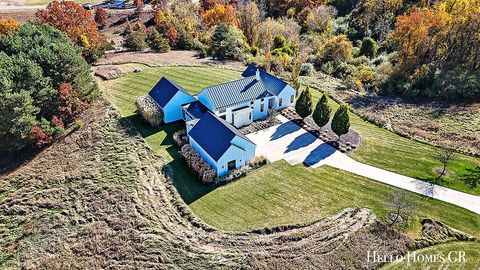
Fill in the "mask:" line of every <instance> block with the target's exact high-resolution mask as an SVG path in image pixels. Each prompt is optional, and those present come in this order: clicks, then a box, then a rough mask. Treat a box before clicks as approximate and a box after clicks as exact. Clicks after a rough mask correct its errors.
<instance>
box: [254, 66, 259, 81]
mask: <svg viewBox="0 0 480 270" xmlns="http://www.w3.org/2000/svg"><path fill="white" fill-rule="evenodd" d="M255 79H256V80H257V81H260V70H259V69H258V68H257V71H256V72H255Z"/></svg>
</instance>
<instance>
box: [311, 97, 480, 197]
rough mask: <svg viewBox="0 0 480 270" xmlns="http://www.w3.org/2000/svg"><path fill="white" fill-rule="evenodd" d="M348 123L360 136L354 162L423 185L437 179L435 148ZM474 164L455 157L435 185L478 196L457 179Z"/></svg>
mask: <svg viewBox="0 0 480 270" xmlns="http://www.w3.org/2000/svg"><path fill="white" fill-rule="evenodd" d="M321 95H322V93H321V92H320V91H317V90H314V91H312V96H313V99H314V103H316V102H317V101H318V99H320V97H321ZM330 105H331V106H332V108H334V109H335V110H336V109H337V108H338V104H337V103H336V102H334V101H333V100H330ZM332 117H333V115H332ZM350 121H351V128H352V129H354V130H355V131H357V132H358V133H360V137H361V140H362V141H361V144H360V148H358V149H357V150H355V151H353V152H351V153H350V156H351V157H352V158H354V159H355V160H358V161H360V162H363V163H366V164H370V165H373V166H376V167H379V168H382V169H386V170H389V171H392V172H396V173H400V174H403V175H406V176H410V177H413V178H417V179H420V180H424V181H429V182H430V181H432V180H434V179H435V178H437V176H438V173H437V172H436V170H437V169H439V168H441V167H442V163H441V162H440V161H438V160H437V159H436V158H435V156H436V155H437V153H438V151H439V148H437V147H433V146H431V145H428V144H424V143H420V142H416V141H413V140H410V139H408V138H404V137H401V136H399V135H397V134H395V133H393V132H391V131H388V130H386V129H384V128H380V127H378V126H376V125H374V124H372V123H369V122H367V121H365V120H363V119H361V118H360V117H359V116H357V115H355V114H353V113H352V114H351V115H350ZM476 164H480V159H479V158H475V157H471V156H467V155H463V154H455V156H454V158H453V160H452V162H451V164H450V165H449V166H448V167H447V171H448V175H447V176H445V177H443V181H440V182H439V183H437V184H439V185H442V186H445V187H448V188H452V189H456V190H459V191H462V192H466V193H471V194H475V195H480V187H477V188H475V189H471V188H470V187H468V186H467V185H465V184H464V183H463V182H462V181H461V180H460V176H461V175H462V174H465V173H467V170H468V169H469V168H474V167H475V165H476Z"/></svg>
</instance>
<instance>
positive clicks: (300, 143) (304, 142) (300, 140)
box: [285, 132, 317, 154]
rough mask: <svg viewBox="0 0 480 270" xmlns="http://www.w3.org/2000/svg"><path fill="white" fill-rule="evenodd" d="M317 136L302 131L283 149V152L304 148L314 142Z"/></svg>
mask: <svg viewBox="0 0 480 270" xmlns="http://www.w3.org/2000/svg"><path fill="white" fill-rule="evenodd" d="M316 140H317V138H316V137H315V136H313V135H312V134H310V133H308V132H307V133H303V134H302V135H300V136H298V137H296V138H295V139H294V140H293V141H292V142H291V143H290V144H289V145H288V146H287V149H286V150H285V154H286V153H289V152H292V151H295V150H298V149H300V148H304V147H307V146H309V145H310V144H312V143H313V142H315V141H316Z"/></svg>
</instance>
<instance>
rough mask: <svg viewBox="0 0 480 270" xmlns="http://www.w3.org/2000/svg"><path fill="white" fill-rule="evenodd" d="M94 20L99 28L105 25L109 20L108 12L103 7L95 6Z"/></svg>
mask: <svg viewBox="0 0 480 270" xmlns="http://www.w3.org/2000/svg"><path fill="white" fill-rule="evenodd" d="M95 22H96V23H97V25H98V27H100V28H101V29H103V28H105V27H107V26H108V25H109V24H110V22H109V20H108V13H107V11H105V9H103V8H96V9H95Z"/></svg>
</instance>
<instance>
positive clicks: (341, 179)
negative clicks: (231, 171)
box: [101, 65, 480, 236]
mask: <svg viewBox="0 0 480 270" xmlns="http://www.w3.org/2000/svg"><path fill="white" fill-rule="evenodd" d="M132 66H133V65H124V67H128V68H130V69H131V67H132ZM135 66H139V65H135ZM142 68H143V72H141V73H129V74H128V75H126V76H125V77H123V78H120V79H117V80H113V81H107V82H103V83H102V84H101V88H102V90H103V92H104V93H105V95H106V96H107V98H108V99H109V100H111V101H112V102H113V104H114V105H115V106H116V107H117V108H118V109H119V110H120V112H121V114H122V116H124V117H125V118H128V119H129V120H131V121H132V122H133V123H134V124H135V125H136V126H137V128H138V129H139V131H140V132H141V134H142V136H144V137H145V139H146V141H147V143H148V144H149V145H150V147H151V148H152V149H153V150H154V151H155V152H156V153H158V154H159V155H161V156H162V157H164V158H165V159H166V160H167V162H169V163H170V165H171V166H170V167H171V168H172V169H173V176H174V179H173V180H174V183H175V186H176V187H177V189H178V191H179V192H180V194H181V195H182V197H183V198H184V200H185V201H186V202H187V204H189V205H190V207H191V209H192V210H193V212H194V213H195V214H196V215H198V216H199V217H200V218H202V219H203V220H205V221H206V222H207V223H209V224H211V225H213V226H215V227H217V228H220V229H224V230H240V231H248V230H251V229H253V228H258V227H263V226H273V225H279V224H291V223H305V222H307V223H308V222H313V221H315V220H318V219H319V218H323V217H326V216H329V215H331V214H333V213H335V212H337V211H339V210H341V209H343V208H345V207H351V206H358V207H367V208H371V209H374V211H375V212H376V214H377V215H378V216H379V217H380V218H384V217H385V213H386V212H385V211H386V210H385V208H384V206H383V200H384V198H386V196H388V194H390V193H391V192H392V191H393V188H391V187H389V186H387V185H383V184H380V183H378V182H375V181H372V180H368V179H365V178H362V177H359V176H355V175H352V174H348V173H346V172H343V171H339V170H336V169H333V168H329V167H324V168H318V169H307V168H304V167H303V166H290V165H288V164H287V163H286V162H283V161H280V162H277V163H274V164H271V165H268V166H266V167H264V168H262V169H260V170H258V171H255V172H253V173H251V174H249V175H248V176H247V177H244V178H242V179H240V180H238V181H236V182H234V183H231V184H228V185H225V186H222V187H220V188H218V189H215V190H213V189H212V188H210V187H207V186H204V185H201V184H200V183H199V181H197V180H195V179H194V178H193V177H192V176H191V174H190V173H189V172H188V170H186V167H185V165H184V164H183V161H182V160H181V159H179V156H178V153H177V149H175V147H174V146H172V141H171V134H172V133H173V132H174V131H175V130H177V129H178V128H179V125H180V124H177V125H168V126H166V127H165V128H163V129H158V130H154V129H152V128H150V127H148V126H146V125H145V124H143V122H142V121H141V119H140V118H139V117H138V116H137V115H135V106H134V104H133V101H134V99H135V97H136V96H138V95H141V94H145V93H147V92H148V90H150V88H151V87H152V86H153V85H154V84H155V83H156V81H157V80H159V79H160V77H161V76H168V77H169V78H170V79H172V80H174V81H176V82H177V83H179V84H180V85H182V86H183V87H184V88H186V89H187V90H188V91H191V92H192V93H198V91H200V90H201V89H202V88H203V87H205V86H208V85H213V84H217V83H220V82H224V81H227V80H232V79H235V78H239V76H240V73H239V72H236V71H230V70H223V69H217V68H204V67H161V68H150V67H146V66H143V67H142ZM314 96H315V98H318V97H319V96H320V93H319V92H317V91H315V92H314ZM332 105H335V106H337V105H336V104H334V103H333V102H332ZM352 127H353V128H354V129H355V130H357V131H359V132H360V133H361V135H362V140H363V141H362V145H361V147H360V149H358V150H356V151H355V152H353V153H352V154H351V155H352V157H353V158H355V159H357V160H360V161H363V162H366V163H369V164H372V165H375V166H379V167H382V168H386V169H389V170H392V171H396V172H399V173H402V174H405V175H408V176H413V177H417V178H424V179H429V178H432V177H434V176H435V175H434V173H433V171H434V169H435V168H436V167H437V166H439V165H440V164H438V162H436V161H435V160H434V158H433V154H434V152H435V148H434V147H431V146H428V145H425V144H421V143H417V142H414V141H411V140H408V139H405V138H402V137H400V136H397V135H395V134H393V133H391V132H389V131H387V130H384V129H381V128H378V127H376V126H374V125H372V124H370V123H367V122H365V121H363V120H361V119H360V118H358V117H356V116H353V117H352ZM473 162H478V159H477V160H475V159H474V158H471V157H467V156H462V155H459V156H458V157H457V160H456V162H454V163H453V164H452V166H451V171H452V173H451V174H450V175H449V177H448V178H446V179H447V181H448V182H444V183H443V184H444V185H448V186H449V187H452V188H457V189H460V190H464V191H469V190H468V189H466V188H465V187H464V186H463V184H461V183H460V182H459V181H458V180H457V173H459V172H462V171H463V170H465V168H466V167H468V166H473V165H472V164H473ZM470 192H472V191H471V190H470ZM474 192H475V193H477V194H478V193H479V190H478V189H477V190H475V191H474ZM418 197H419V198H421V197H420V196H418ZM420 201H421V204H420V206H419V207H418V209H417V212H416V216H415V222H414V224H413V225H412V226H411V227H410V228H408V232H409V233H410V234H412V235H416V236H418V233H419V229H420V225H419V223H418V221H419V219H420V218H423V217H429V218H433V219H437V220H440V221H443V222H445V223H446V224H448V225H450V226H452V227H455V228H457V229H460V230H464V231H466V232H469V233H472V234H476V235H478V232H479V231H480V215H476V214H473V213H471V212H469V211H466V210H464V209H461V208H459V207H455V206H452V205H449V204H446V203H442V202H439V201H436V200H431V199H426V198H423V197H422V198H421V199H420Z"/></svg>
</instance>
